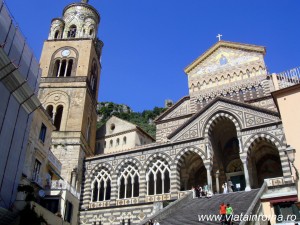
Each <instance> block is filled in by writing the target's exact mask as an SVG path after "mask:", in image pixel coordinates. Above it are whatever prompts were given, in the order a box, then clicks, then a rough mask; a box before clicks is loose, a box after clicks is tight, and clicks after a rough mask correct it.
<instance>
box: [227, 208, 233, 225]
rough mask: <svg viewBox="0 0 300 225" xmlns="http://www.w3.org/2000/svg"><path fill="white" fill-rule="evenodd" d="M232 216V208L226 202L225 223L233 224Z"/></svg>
mask: <svg viewBox="0 0 300 225" xmlns="http://www.w3.org/2000/svg"><path fill="white" fill-rule="evenodd" d="M232 216H233V209H232V207H231V206H230V204H229V203H228V204H227V206H226V222H227V225H232V224H233V222H232Z"/></svg>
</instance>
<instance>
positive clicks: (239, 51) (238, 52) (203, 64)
mask: <svg viewBox="0 0 300 225" xmlns="http://www.w3.org/2000/svg"><path fill="white" fill-rule="evenodd" d="M265 53H266V50H265V47H262V46H257V45H249V44H242V43H235V42H227V41H219V42H217V43H216V44H215V45H214V46H212V47H211V48H210V49H209V50H207V51H206V52H205V53H203V54H202V55H201V56H200V57H198V58H197V59H196V60H195V61H194V62H192V63H191V64H190V65H189V66H187V67H186V68H185V73H186V74H188V75H189V76H193V77H194V76H196V75H199V76H201V75H204V74H209V73H217V72H218V71H219V70H222V71H224V70H226V71H228V70H230V69H231V68H236V67H241V66H243V67H244V66H245V65H253V64H255V63H257V64H262V63H263V56H264V55H265ZM249 69H250V67H249Z"/></svg>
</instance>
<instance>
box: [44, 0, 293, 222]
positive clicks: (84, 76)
mask: <svg viewBox="0 0 300 225" xmlns="http://www.w3.org/2000/svg"><path fill="white" fill-rule="evenodd" d="M87 2H88V1H84V0H82V1H81V3H74V4H70V5H69V6H67V7H66V8H65V9H64V12H63V17H62V18H56V19H53V20H52V24H51V30H50V34H49V39H48V40H47V41H46V42H45V44H44V49H43V52H42V57H41V68H42V69H43V74H42V78H41V84H40V91H39V98H40V100H41V102H42V104H43V106H44V108H45V109H46V111H47V112H48V114H49V116H50V117H51V118H53V121H54V125H55V128H56V129H55V131H54V132H53V134H52V147H51V151H52V152H53V153H54V155H56V156H57V158H58V159H59V160H60V161H61V162H62V170H61V176H62V177H63V178H64V180H66V181H68V182H70V183H71V185H72V186H73V187H74V188H75V189H76V190H77V191H78V192H79V191H81V198H80V200H79V199H78V201H80V202H76V204H74V205H78V204H80V208H79V210H80V215H79V223H80V224H105V225H106V224H120V222H121V223H122V224H125V223H127V224H138V223H139V222H140V221H142V220H143V219H145V218H146V217H148V216H150V215H151V214H153V213H155V212H156V211H157V210H158V209H160V208H161V207H162V205H163V202H165V201H174V200H177V199H179V198H181V197H182V196H184V195H186V193H188V191H189V190H191V188H192V186H195V185H201V186H203V185H205V184H207V185H208V187H209V189H210V191H211V192H213V193H220V192H222V183H224V182H227V181H228V179H231V181H232V182H233V183H234V185H235V186H236V188H237V189H238V190H241V191H243V190H245V191H249V190H251V189H255V188H259V187H261V186H262V184H263V182H264V179H267V178H275V177H281V179H282V181H283V182H284V183H292V182H293V178H292V174H291V169H290V165H289V161H288V158H287V156H286V154H285V150H286V148H287V144H288V143H286V139H285V134H284V130H283V126H282V121H281V119H280V117H279V113H278V112H277V109H276V107H275V104H274V102H273V99H272V97H271V92H272V91H274V90H275V88H274V87H275V86H276V85H274V82H273V78H272V77H271V76H270V75H269V74H268V73H267V70H266V66H265V63H264V55H265V52H266V51H265V48H264V47H261V46H256V45H248V44H241V43H234V42H226V41H219V42H217V43H216V44H215V45H214V46H212V47H211V48H210V49H209V50H208V51H207V52H205V53H204V54H203V55H201V56H200V57H199V58H198V59H196V60H195V61H194V62H193V63H192V64H191V65H189V66H188V67H187V68H186V69H185V73H186V75H187V78H188V87H189V95H188V96H185V97H183V98H182V99H180V100H179V101H178V102H177V103H176V104H174V105H173V106H171V107H170V108H169V109H168V110H167V111H166V112H164V113H163V114H162V115H160V116H159V117H158V118H157V119H156V121H155V123H156V129H157V132H156V142H155V143H151V144H146V145H141V146H138V147H133V148H130V149H119V148H116V149H114V151H113V153H109V152H105V151H104V153H103V154H99V155H96V150H95V146H96V143H97V141H99V140H96V139H97V137H96V121H97V115H96V102H97V94H98V84H99V81H100V71H101V64H100V62H99V60H100V57H101V51H102V46H103V43H102V42H101V41H100V40H98V39H97V38H96V33H97V30H98V24H99V22H100V15H99V13H98V12H97V10H96V9H94V8H93V7H92V6H90V5H89V4H88V3H87ZM278 82H279V83H280V82H281V81H278ZM281 83H282V82H281ZM74 115H76V116H74ZM147 143H148V142H147ZM76 223H77V218H76Z"/></svg>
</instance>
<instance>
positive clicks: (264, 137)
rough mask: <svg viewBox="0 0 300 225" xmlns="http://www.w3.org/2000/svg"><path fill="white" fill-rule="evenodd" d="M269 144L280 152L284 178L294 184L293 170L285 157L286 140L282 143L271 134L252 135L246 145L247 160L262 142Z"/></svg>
mask: <svg viewBox="0 0 300 225" xmlns="http://www.w3.org/2000/svg"><path fill="white" fill-rule="evenodd" d="M262 141H264V142H268V143H270V144H272V145H273V146H275V147H276V148H277V150H278V153H279V157H280V161H281V166H282V172H283V177H284V180H285V181H286V182H292V177H291V175H292V174H291V170H290V165H289V162H288V158H287V156H286V155H285V152H284V151H285V149H286V142H285V140H283V141H280V140H279V139H278V138H277V137H276V136H274V135H272V134H270V133H258V134H254V135H252V136H251V137H250V138H248V140H247V141H246V142H245V144H244V152H246V153H247V159H248V158H249V157H250V153H251V151H252V149H253V148H254V147H255V146H256V145H257V144H259V143H260V142H262Z"/></svg>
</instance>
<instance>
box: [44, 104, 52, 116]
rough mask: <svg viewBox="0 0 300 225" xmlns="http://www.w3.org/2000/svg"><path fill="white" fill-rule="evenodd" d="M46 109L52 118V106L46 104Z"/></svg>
mask: <svg viewBox="0 0 300 225" xmlns="http://www.w3.org/2000/svg"><path fill="white" fill-rule="evenodd" d="M46 111H47V113H48V115H49V116H50V117H51V118H52V119H53V106H52V105H48V106H47V108H46Z"/></svg>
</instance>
